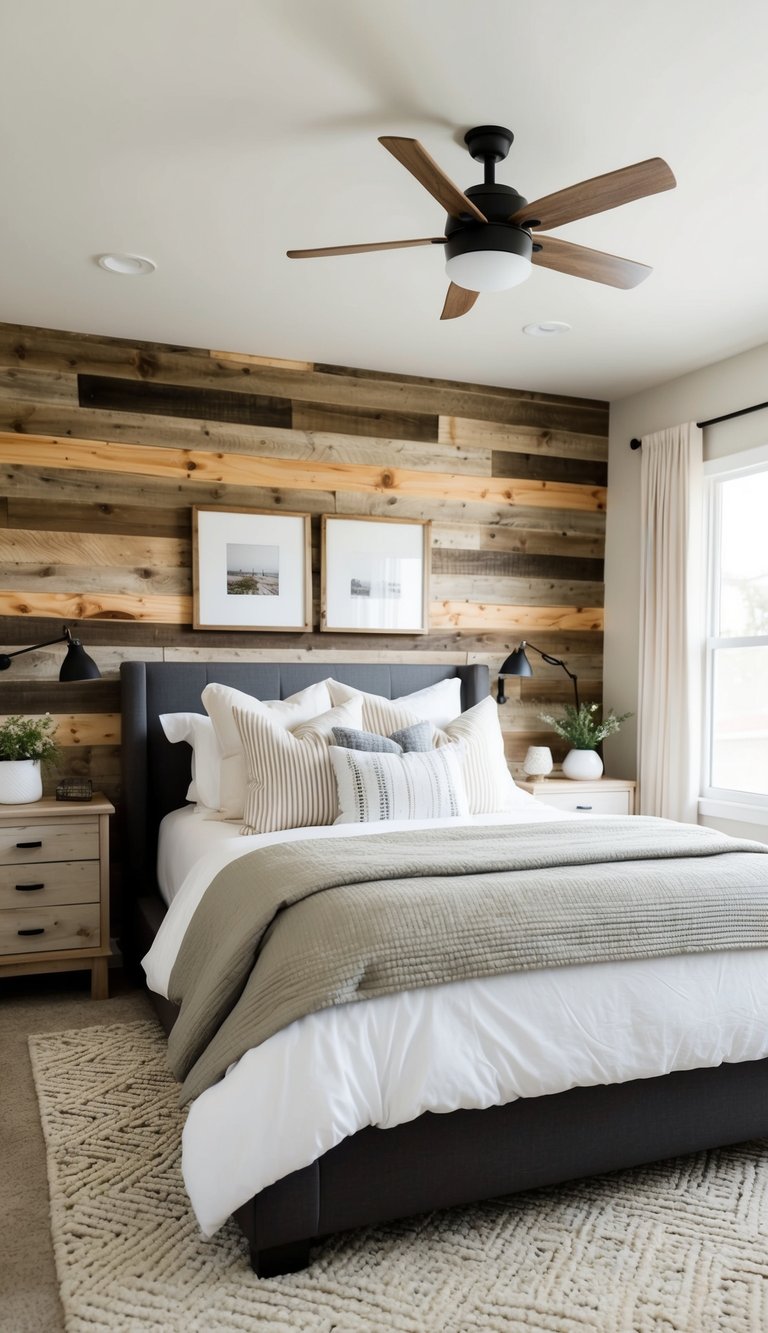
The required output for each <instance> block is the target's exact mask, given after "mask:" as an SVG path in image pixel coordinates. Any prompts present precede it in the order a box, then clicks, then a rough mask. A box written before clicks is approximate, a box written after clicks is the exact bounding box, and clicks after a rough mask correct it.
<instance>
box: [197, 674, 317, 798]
mask: <svg viewBox="0 0 768 1333" xmlns="http://www.w3.org/2000/svg"><path fill="white" fill-rule="evenodd" d="M202 701H203V707H204V708H205V711H206V712H207V713H208V715H209V717H210V719H211V721H212V723H213V729H214V731H215V732H216V740H217V741H218V744H219V749H220V750H221V756H222V758H221V776H220V782H219V813H218V816H217V815H211V816H210V818H212V819H215V818H219V819H242V818H243V810H244V808H245V791H246V785H247V773H246V762H245V755H244V753H243V747H242V744H241V742H240V733H239V731H238V729H237V727H236V725H235V721H234V718H233V715H232V710H233V708H240V709H252V710H253V712H255V713H261V714H263V715H265V716H269V717H272V718H273V719H274V720H275V721H276V722H279V723H280V725H281V726H283V727H290V728H294V727H299V726H301V724H302V723H303V722H309V721H310V720H311V719H312V718H315V717H319V716H320V714H321V713H325V712H327V710H328V709H329V708H333V706H334V704H335V702H336V700H332V699H331V696H330V694H329V692H328V686H327V684H326V682H325V681H324V680H321V681H318V682H317V684H315V685H308V686H307V688H306V689H304V690H299V692H298V694H292V695H291V696H290V698H288V699H267V700H265V699H254V698H253V697H252V696H251V695H250V694H244V693H243V691H242V690H236V689H235V688H234V687H233V686H232V685H222V684H220V683H219V682H218V681H215V682H211V684H210V685H206V687H205V689H204V690H203V693H202ZM339 702H340V703H341V702H343V701H342V700H339Z"/></svg>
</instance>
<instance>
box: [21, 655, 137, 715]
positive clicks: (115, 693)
mask: <svg viewBox="0 0 768 1333" xmlns="http://www.w3.org/2000/svg"><path fill="white" fill-rule="evenodd" d="M30 656H31V654H30ZM16 665H17V664H16V663H14V670H13V676H12V677H11V678H10V679H9V677H10V675H11V673H10V672H9V673H8V676H6V677H5V678H4V680H3V684H2V699H3V708H4V709H5V711H6V713H11V714H13V713H35V714H39V713H45V712H47V711H48V710H49V709H50V708H51V703H52V702H55V705H56V712H57V713H119V712H120V686H119V684H117V683H116V682H115V681H105V680H57V681H56V686H55V689H52V688H51V683H50V681H49V680H40V679H36V680H29V679H27V680H24V679H22V678H20V677H18V676H17V675H16V670H15V668H16ZM57 674H58V673H57Z"/></svg>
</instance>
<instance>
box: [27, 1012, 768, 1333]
mask: <svg viewBox="0 0 768 1333" xmlns="http://www.w3.org/2000/svg"><path fill="white" fill-rule="evenodd" d="M30 1049H31V1054H32V1062H33V1068H34V1075H35V1081H36V1085H37V1091H38V1098H39V1103H40V1111H41V1118H42V1123H43V1129H44V1133H45V1138H46V1143H47V1148H48V1174H49V1185H50V1193H51V1222H52V1231H53V1239H54V1250H55V1255H56V1264H57V1268H58V1272H59V1280H60V1284H61V1298H62V1304H63V1307H64V1312H65V1320H66V1328H67V1330H69V1333H84V1330H89V1331H90V1333H93V1331H94V1330H97V1329H105V1330H110V1329H120V1330H137V1333H138V1331H141V1333H175V1331H176V1330H178V1331H179V1333H181V1330H185V1333H186V1331H187V1330H188V1331H189V1333H216V1331H217V1330H222V1331H223V1330H252V1329H256V1328H258V1329H264V1330H270V1333H283V1331H285V1333H289V1331H290V1333H295V1331H296V1330H302V1333H304V1331H307V1333H309V1331H310V1330H312V1331H317V1333H320V1331H322V1333H331V1331H332V1330H334V1331H335V1333H361V1331H362V1330H365V1333H374V1331H375V1333H378V1331H379V1330H380V1331H381V1333H384V1330H387V1333H390V1331H395V1333H433V1331H434V1333H473V1331H474V1330H481V1329H482V1330H491V1331H493V1333H518V1330H519V1331H520V1333H522V1330H525V1331H526V1333H531V1330H541V1333H587V1330H589V1331H590V1333H592V1331H594V1330H600V1331H601V1333H662V1331H663V1333H673V1331H674V1333H715V1331H716V1330H727V1331H728V1333H760V1331H761V1330H764V1329H766V1328H768V1244H767V1242H768V1146H766V1145H765V1144H762V1143H755V1144H748V1145H741V1146H740V1147H738V1148H733V1149H721V1150H719V1151H717V1152H712V1153H703V1154H699V1155H697V1156H695V1157H691V1158H686V1159H681V1160H677V1161H674V1162H667V1163H665V1164H661V1165H656V1166H652V1167H646V1168H640V1169H637V1170H634V1171H628V1172H624V1173H621V1174H617V1175H613V1176H606V1177H602V1178H601V1179H598V1180H589V1181H583V1182H579V1183H576V1184H572V1185H567V1186H564V1187H560V1188H558V1189H553V1190H544V1191H539V1192H537V1193H531V1194H526V1195H518V1196H515V1197H514V1198H510V1199H507V1200H497V1201H495V1202H490V1203H485V1204H482V1205H478V1206H476V1207H473V1208H464V1209H454V1210H451V1211H449V1212H444V1213H436V1214H431V1215H429V1216H427V1217H420V1218H414V1219H410V1220H407V1221H404V1222H398V1223H393V1224H391V1225H389V1226H385V1227H378V1228H376V1229H370V1230H367V1231H361V1232H355V1233H348V1234H346V1235H343V1236H340V1237H337V1238H335V1239H333V1240H331V1241H329V1242H326V1243H325V1244H323V1245H321V1246H320V1247H318V1249H317V1250H316V1251H315V1254H314V1262H313V1264H312V1265H311V1267H310V1268H309V1269H308V1270H307V1271H306V1272H305V1273H299V1274H295V1275H291V1276H286V1277H281V1278H274V1279H271V1280H266V1281H265V1280H262V1281H260V1280H259V1279H257V1278H256V1277H255V1276H254V1274H253V1273H252V1272H251V1270H250V1268H249V1265H248V1256H247V1249H246V1246H245V1242H244V1241H243V1239H242V1237H241V1236H240V1233H239V1232H238V1230H237V1228H236V1227H235V1226H234V1224H229V1225H228V1226H227V1227H225V1228H224V1229H223V1230H222V1231H221V1232H219V1234H218V1235H217V1236H215V1237H214V1238H213V1240H210V1241H206V1240H204V1239H202V1238H201V1237H200V1235H199V1233H198V1230H197V1227H196V1225H195V1221H194V1218H193V1216H192V1214H191V1211H190V1208H189V1205H188V1202H187V1200H186V1196H185V1193H184V1189H183V1185H182V1181H181V1176H180V1170H179V1137H180V1130H181V1124H182V1119H183V1117H182V1115H181V1113H180V1112H179V1110H178V1106H177V1086H176V1084H175V1083H174V1082H173V1080H172V1078H171V1076H170V1075H169V1074H168V1072H167V1070H166V1067H165V1062H164V1058H163V1053H164V1040H163V1037H162V1035H161V1033H160V1029H159V1027H158V1026H157V1024H156V1023H155V1022H154V1020H149V1021H148V1020H139V1021H137V1022H133V1023H128V1024H123V1023H121V1024H116V1025H110V1026H98V1027H90V1028H88V1029H85V1030H83V1029H78V1030H75V1031H71V1032H57V1033H54V1034H51V1035H50V1036H49V1035H45V1036H34V1037H31V1038H30Z"/></svg>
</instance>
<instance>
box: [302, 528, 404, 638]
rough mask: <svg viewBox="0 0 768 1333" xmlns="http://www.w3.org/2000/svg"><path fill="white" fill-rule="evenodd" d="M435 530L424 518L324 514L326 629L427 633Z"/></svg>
mask: <svg viewBox="0 0 768 1333" xmlns="http://www.w3.org/2000/svg"><path fill="white" fill-rule="evenodd" d="M429 532H430V525H429V523H428V522H425V521H424V520H422V519H402V520H401V519H393V518H355V517H354V516H352V515H349V516H348V515H346V514H344V515H340V514H324V515H323V533H322V589H321V598H320V605H321V611H320V628H321V630H328V631H335V632H337V633H338V632H342V631H343V632H344V633H347V634H426V633H427V632H428V630H429V601H428V592H429V589H428V582H429V540H430V538H429Z"/></svg>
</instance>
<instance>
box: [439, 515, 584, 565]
mask: <svg viewBox="0 0 768 1333" xmlns="http://www.w3.org/2000/svg"><path fill="white" fill-rule="evenodd" d="M441 514H442V509H441ZM431 533H432V548H433V550H434V549H436V548H437V549H440V550H442V551H446V552H447V551H488V552H494V551H517V552H519V553H520V554H521V555H531V556H533V555H544V556H557V555H560V556H570V557H571V558H572V559H574V560H575V559H578V560H582V559H589V558H591V557H597V558H598V559H600V560H602V555H603V552H604V550H605V538H604V536H602V535H601V536H589V535H587V534H582V533H576V532H565V533H562V532H553V531H552V530H551V529H547V528H543V529H536V528H522V529H519V528H508V527H504V526H502V525H500V524H496V525H494V526H490V525H487V524H482V523H443V522H441V521H440V520H438V522H436V523H434V522H433V524H432V529H431Z"/></svg>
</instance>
